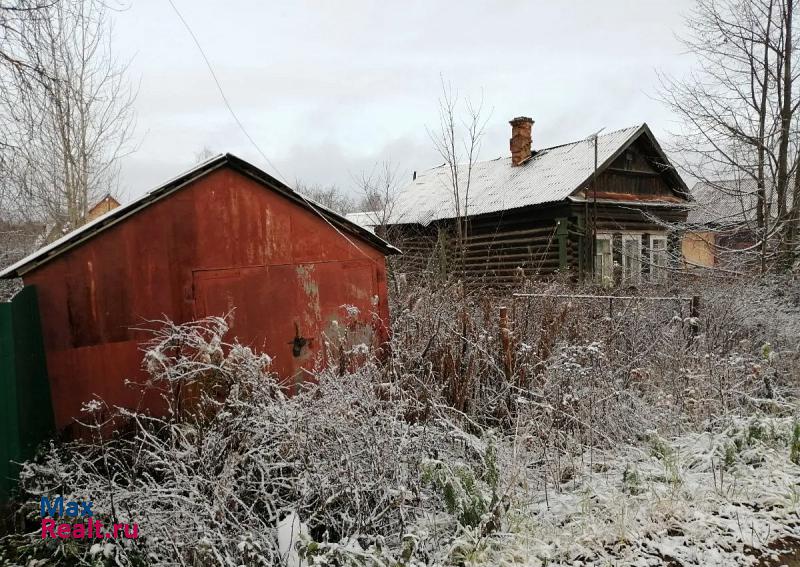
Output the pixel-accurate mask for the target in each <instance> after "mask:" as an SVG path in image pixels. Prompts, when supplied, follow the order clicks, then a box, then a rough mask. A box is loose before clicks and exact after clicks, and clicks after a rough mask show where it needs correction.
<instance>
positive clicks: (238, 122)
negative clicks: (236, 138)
mask: <svg viewBox="0 0 800 567" xmlns="http://www.w3.org/2000/svg"><path fill="white" fill-rule="evenodd" d="M167 2H169V5H170V6H172V9H173V10H174V11H175V15H177V16H178V19H179V20H180V21H181V23H182V24H183V27H185V28H186V31H187V32H189V35H190V36H192V41H194V44H195V45H196V46H197V50H198V51H199V52H200V55H202V56H203V61H205V63H206V67H208V70H209V72H210V73H211V77H212V78H213V79H214V84H216V85H217V90H218V91H219V94H220V96H221V97H222V100H223V102H225V106H227V107H228V112H230V113H231V116H232V117H233V119H234V120H235V121H236V125H237V126H239V129H240V130H241V131H242V132H243V133H244V135H245V136H246V137H247V139H248V140H249V141H250V143H251V144H252V145H253V147H254V148H255V149H256V151H257V152H258V153H259V154H260V155H261V157H262V158H264V161H265V162H267V163H268V164H269V166H270V167H271V168H272V169H273V170H274V171H275V173H277V174H278V176H279V177H280V178H281V179H282V180H283V182H284V183H286V184H287V185H288V184H289V182H288V181H287V180H286V177H284V175H283V173H281V170H280V169H278V168H277V167H276V166H275V164H274V163H272V161H271V160H270V159H269V158H268V157H267V154H265V153H264V152H263V151H262V150H261V148H260V147H259V146H258V144H256V141H255V140H254V139H253V137H252V136H250V133H249V132H248V131H247V128H245V127H244V124H242V121H241V120H239V116H237V114H236V112H235V111H234V110H233V106H231V103H230V101H229V100H228V97H227V96H226V95H225V91H224V90H223V89H222V84H221V83H220V82H219V78H218V77H217V74H216V73H215V72H214V67H213V66H212V65H211V61H209V59H208V56H207V55H206V52H205V51H204V50H203V46H202V45H200V41H199V40H198V39H197V36H196V35H195V34H194V32H193V31H192V28H191V27H189V24H188V23H187V22H186V20H184V19H183V16H182V15H181V13H180V11H179V10H178V7H177V6H175V3H174V2H173V1H172V0H167Z"/></svg>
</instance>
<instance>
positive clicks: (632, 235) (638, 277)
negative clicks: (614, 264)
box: [621, 232, 642, 283]
mask: <svg viewBox="0 0 800 567" xmlns="http://www.w3.org/2000/svg"><path fill="white" fill-rule="evenodd" d="M626 242H636V244H637V246H636V251H637V252H638V256H637V261H638V263H639V269H638V270H637V272H636V274H635V275H634V274H631V276H632V277H629V276H628V273H629V272H630V266H629V264H630V262H631V259H630V258H629V257H628V254H627V253H626V252H625V243H626ZM621 252H622V281H623V282H633V283H639V282H641V281H642V233H641V232H627V233H623V234H622V249H621Z"/></svg>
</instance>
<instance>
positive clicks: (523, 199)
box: [391, 124, 649, 225]
mask: <svg viewBox="0 0 800 567" xmlns="http://www.w3.org/2000/svg"><path fill="white" fill-rule="evenodd" d="M643 131H648V132H649V130H648V129H647V126H646V125H644V124H642V125H639V126H632V127H630V128H624V129H622V130H616V131H614V132H609V133H607V134H603V135H600V136H598V142H597V158H598V164H599V165H600V166H602V165H603V164H605V162H607V161H609V160H610V159H611V158H613V157H615V154H617V153H618V152H619V151H620V149H621V148H623V147H624V146H626V145H627V144H628V143H630V142H632V141H633V140H634V139H635V138H636V137H638V135H639V134H640V133H641V132H643ZM459 167H460V170H459V177H460V185H461V186H462V188H461V192H462V193H464V192H465V185H466V177H467V166H466V165H461V166H459ZM593 173H594V141H593V140H590V139H584V140H580V141H577V142H572V143H569V144H564V145H561V146H555V147H552V148H544V149H541V150H536V151H535V152H534V154H533V156H532V157H531V158H530V159H529V160H528V161H527V162H525V163H524V164H522V165H520V166H518V167H512V165H511V158H510V157H507V158H497V159H494V160H490V161H482V162H478V163H476V164H474V166H473V168H472V180H471V182H470V187H469V195H463V194H462V195H461V203H462V207H461V210H462V214H463V212H464V210H465V208H466V210H467V214H468V215H469V216H473V215H480V214H484V213H493V212H498V211H505V210H508V209H515V208H518V207H526V206H529V205H539V204H544V203H552V202H557V201H562V200H564V199H566V198H567V197H569V196H570V195H571V194H572V193H573V192H574V191H575V190H576V189H578V188H579V187H580V186H581V185H582V184H583V183H584V182H586V181H587V180H588V179H589V178H590V177H591V176H592V174H593ZM454 205H455V199H454V197H453V190H452V184H451V182H450V171H449V168H448V167H447V166H446V165H445V164H443V165H440V166H438V167H435V168H433V169H430V170H427V171H424V172H422V173H420V174H418V175H417V178H416V179H415V180H414V181H413V182H412V183H411V184H410V185H409V186H408V187H406V188H405V189H404V190H402V191H401V192H400V193H399V194H398V197H397V202H396V204H395V205H394V207H393V210H392V215H391V222H392V224H406V223H418V224H422V225H427V224H429V223H431V222H433V221H436V220H440V219H448V218H455V216H456V212H455V206H454ZM465 205H467V206H466V207H465Z"/></svg>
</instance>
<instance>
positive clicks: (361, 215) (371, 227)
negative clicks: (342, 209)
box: [345, 211, 382, 232]
mask: <svg viewBox="0 0 800 567" xmlns="http://www.w3.org/2000/svg"><path fill="white" fill-rule="evenodd" d="M381 215H382V212H381V211H362V212H358V213H347V214H346V215H345V217H346V218H347V220H349V221H350V222H354V223H356V224H357V225H358V226H361V227H364V228H366V229H367V230H368V231H370V232H375V227H376V226H378V225H380V224H381Z"/></svg>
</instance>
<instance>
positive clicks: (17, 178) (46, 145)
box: [0, 0, 135, 231]
mask: <svg viewBox="0 0 800 567" xmlns="http://www.w3.org/2000/svg"><path fill="white" fill-rule="evenodd" d="M20 26H21V28H20V32H19V33H20V36H19V39H18V45H17V53H19V54H20V55H21V59H23V60H25V61H27V62H29V63H28V64H27V67H26V69H27V68H36V69H38V70H39V71H40V72H39V73H38V74H37V75H36V79H35V80H31V77H30V74H29V73H26V72H20V69H19V66H17V65H14V64H12V65H10V66H5V67H3V68H1V69H0V137H2V139H4V140H6V143H5V147H4V149H3V153H4V159H5V161H6V163H7V164H8V165H9V168H8V176H9V181H10V182H9V186H10V188H11V191H12V193H13V194H12V196H11V197H12V199H11V206H12V207H13V208H14V209H15V212H16V213H17V215H18V216H21V217H23V218H36V219H41V220H44V221H46V222H48V223H50V224H51V225H53V226H55V227H58V228H59V229H61V230H64V231H65V230H70V229H73V228H75V227H77V226H80V225H81V224H83V223H84V222H85V217H86V213H87V211H88V209H89V207H90V206H91V205H92V204H93V202H94V200H95V199H97V198H98V197H99V196H101V195H104V194H106V193H109V192H113V191H114V189H115V185H116V182H117V179H118V173H119V161H120V158H121V157H123V156H124V155H125V154H126V153H127V152H128V151H130V150H131V149H132V148H131V144H130V142H131V136H132V133H133V127H134V115H133V100H134V97H135V93H134V91H133V90H132V89H131V88H130V86H129V84H128V82H127V81H126V78H125V71H126V65H123V64H120V63H119V62H118V61H117V60H116V59H115V58H114V57H113V56H112V53H111V46H110V36H111V23H110V19H109V8H108V5H107V4H106V3H104V2H103V1H102V0H59V1H54V2H52V3H51V4H49V5H47V6H44V7H42V8H41V10H40V12H38V17H37V18H36V20H35V21H32V22H27V21H22V22H21V23H20Z"/></svg>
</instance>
